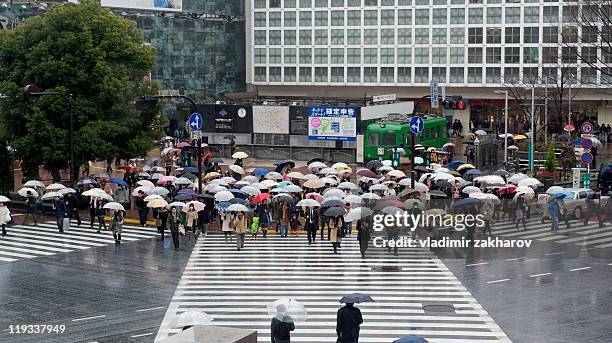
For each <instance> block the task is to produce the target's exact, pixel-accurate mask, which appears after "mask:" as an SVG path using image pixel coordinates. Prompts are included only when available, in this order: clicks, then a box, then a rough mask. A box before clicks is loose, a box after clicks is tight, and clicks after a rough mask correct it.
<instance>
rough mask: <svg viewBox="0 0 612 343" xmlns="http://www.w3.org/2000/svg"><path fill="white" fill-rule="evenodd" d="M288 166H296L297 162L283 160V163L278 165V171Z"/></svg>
mask: <svg viewBox="0 0 612 343" xmlns="http://www.w3.org/2000/svg"><path fill="white" fill-rule="evenodd" d="M286 168H295V162H293V161H283V162H282V163H279V164H278V165H277V166H276V171H277V172H279V173H280V172H281V171H282V170H283V169H286Z"/></svg>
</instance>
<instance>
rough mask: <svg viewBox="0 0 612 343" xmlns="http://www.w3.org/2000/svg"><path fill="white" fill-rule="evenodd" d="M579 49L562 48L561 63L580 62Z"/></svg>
mask: <svg viewBox="0 0 612 343" xmlns="http://www.w3.org/2000/svg"><path fill="white" fill-rule="evenodd" d="M576 50H577V48H574V47H566V46H564V47H562V48H561V62H563V63H576V62H577V61H578V58H577V57H578V56H577V55H578V54H577V53H576Z"/></svg>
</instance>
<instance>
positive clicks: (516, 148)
mask: <svg viewBox="0 0 612 343" xmlns="http://www.w3.org/2000/svg"><path fill="white" fill-rule="evenodd" d="M508 150H520V149H519V147H517V146H516V145H511V146H509V147H508Z"/></svg>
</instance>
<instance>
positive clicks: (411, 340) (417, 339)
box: [393, 336, 429, 343]
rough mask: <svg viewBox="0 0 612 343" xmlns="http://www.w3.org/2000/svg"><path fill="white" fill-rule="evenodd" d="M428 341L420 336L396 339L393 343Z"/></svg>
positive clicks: (425, 342)
mask: <svg viewBox="0 0 612 343" xmlns="http://www.w3.org/2000/svg"><path fill="white" fill-rule="evenodd" d="M428 342H429V341H428V340H426V339H425V338H423V337H421V336H406V337H402V338H400V339H396V340H395V341H393V343H428Z"/></svg>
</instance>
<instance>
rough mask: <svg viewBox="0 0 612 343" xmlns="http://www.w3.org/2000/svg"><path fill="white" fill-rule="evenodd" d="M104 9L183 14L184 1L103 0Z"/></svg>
mask: <svg viewBox="0 0 612 343" xmlns="http://www.w3.org/2000/svg"><path fill="white" fill-rule="evenodd" d="M101 3H102V6H103V7H115V8H132V9H138V10H150V11H166V12H181V11H182V10H183V0H102V1H101Z"/></svg>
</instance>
